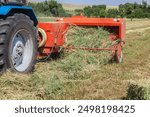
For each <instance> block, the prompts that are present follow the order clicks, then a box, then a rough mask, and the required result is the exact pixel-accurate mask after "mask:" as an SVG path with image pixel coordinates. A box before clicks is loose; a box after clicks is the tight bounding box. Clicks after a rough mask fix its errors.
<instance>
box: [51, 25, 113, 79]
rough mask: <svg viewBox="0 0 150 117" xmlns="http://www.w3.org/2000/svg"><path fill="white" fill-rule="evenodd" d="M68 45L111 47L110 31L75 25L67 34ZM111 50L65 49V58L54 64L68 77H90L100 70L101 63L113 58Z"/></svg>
mask: <svg viewBox="0 0 150 117" xmlns="http://www.w3.org/2000/svg"><path fill="white" fill-rule="evenodd" d="M66 39H67V41H66V46H70V47H76V48H78V47H83V48H109V47H111V46H112V45H113V44H114V42H113V43H112V42H111V41H110V40H109V33H108V32H107V31H105V30H103V29H102V28H88V27H77V26H73V27H71V28H70V29H69V31H68V33H67V36H66ZM111 58H112V56H111V51H87V50H81V49H70V50H65V52H64V58H63V59H61V60H60V61H56V62H54V63H53V65H52V66H55V67H54V69H57V71H59V72H62V73H61V76H59V75H58V74H57V76H58V77H64V78H67V79H74V80H76V79H89V78H90V77H91V76H92V72H94V71H98V70H99V69H100V68H101V65H104V64H107V63H108V62H109V61H110V60H111Z"/></svg>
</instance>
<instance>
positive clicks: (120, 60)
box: [117, 44, 123, 63]
mask: <svg viewBox="0 0 150 117" xmlns="http://www.w3.org/2000/svg"><path fill="white" fill-rule="evenodd" d="M117 58H118V62H119V63H122V60H123V52H122V47H121V44H119V45H118V51H117Z"/></svg>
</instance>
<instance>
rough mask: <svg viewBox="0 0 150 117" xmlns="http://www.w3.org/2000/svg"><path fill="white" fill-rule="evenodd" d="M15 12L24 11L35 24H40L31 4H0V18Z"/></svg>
mask: <svg viewBox="0 0 150 117" xmlns="http://www.w3.org/2000/svg"><path fill="white" fill-rule="evenodd" d="M15 13H23V14H25V15H27V16H29V17H30V19H31V20H32V21H33V22H34V25H35V26H37V25H38V20H37V17H36V16H35V13H34V11H33V9H32V7H29V6H19V5H18V6H15V5H14V6H13V5H6V6H0V18H5V17H8V16H11V15H13V14H15Z"/></svg>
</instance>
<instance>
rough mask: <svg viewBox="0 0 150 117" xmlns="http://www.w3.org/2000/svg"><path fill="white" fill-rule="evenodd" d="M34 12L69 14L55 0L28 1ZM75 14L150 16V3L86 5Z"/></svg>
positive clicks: (62, 15)
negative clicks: (116, 6)
mask: <svg viewBox="0 0 150 117" xmlns="http://www.w3.org/2000/svg"><path fill="white" fill-rule="evenodd" d="M29 6H32V7H33V9H34V11H35V12H36V14H37V15H38V14H44V15H46V16H54V17H66V16H71V15H72V14H69V13H68V12H66V10H65V9H64V8H63V6H62V4H60V3H58V2H57V1H56V0H46V1H44V2H38V3H29ZM75 13H76V15H79V14H80V13H83V14H84V15H85V16H87V17H109V18H110V17H112V18H114V17H122V18H123V17H126V18H131V19H133V18H150V5H148V3H147V2H146V1H144V0H143V1H142V4H138V3H136V2H135V3H126V4H121V5H119V8H110V9H109V8H108V9H107V7H106V5H93V6H86V7H84V9H76V10H75Z"/></svg>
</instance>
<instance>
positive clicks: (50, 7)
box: [28, 0, 70, 17]
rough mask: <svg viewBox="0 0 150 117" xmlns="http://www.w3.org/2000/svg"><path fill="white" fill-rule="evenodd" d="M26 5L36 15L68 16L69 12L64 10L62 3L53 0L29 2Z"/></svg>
mask: <svg viewBox="0 0 150 117" xmlns="http://www.w3.org/2000/svg"><path fill="white" fill-rule="evenodd" d="M28 5H29V6H31V7H32V8H33V9H34V11H35V13H36V14H37V15H40V14H43V15H45V16H54V17H63V16H70V14H68V13H67V12H66V11H65V10H64V8H63V6H62V4H60V3H58V2H57V1H55V0H46V1H44V2H38V3H36V2H35V3H33V2H29V3H28Z"/></svg>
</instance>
